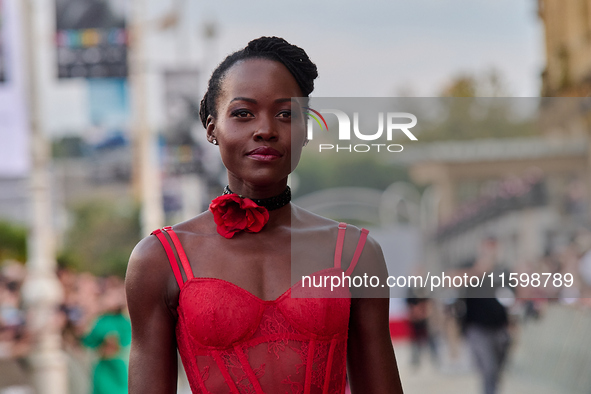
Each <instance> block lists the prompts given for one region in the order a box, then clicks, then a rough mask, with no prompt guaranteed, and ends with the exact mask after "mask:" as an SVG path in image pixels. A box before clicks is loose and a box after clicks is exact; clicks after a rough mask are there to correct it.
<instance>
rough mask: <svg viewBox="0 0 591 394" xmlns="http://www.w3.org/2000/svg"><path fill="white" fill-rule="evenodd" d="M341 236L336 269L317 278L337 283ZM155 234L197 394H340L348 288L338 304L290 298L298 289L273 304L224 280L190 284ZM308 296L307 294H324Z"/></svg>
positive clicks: (179, 252) (341, 290) (342, 227)
mask: <svg viewBox="0 0 591 394" xmlns="http://www.w3.org/2000/svg"><path fill="white" fill-rule="evenodd" d="M345 229H346V224H344V223H341V224H339V232H338V237H337V244H336V249H335V258H334V267H331V268H328V269H325V270H322V271H319V272H317V273H315V274H314V275H318V276H321V275H322V276H324V275H339V276H341V275H342V273H343V270H342V269H341V255H342V250H343V243H344V237H345ZM165 233H166V234H168V236H169V237H166V236H165ZM367 233H368V231H367V230H366V229H363V230H362V233H361V237H360V239H359V242H358V244H357V248H356V250H355V253H354V256H353V261H352V262H351V264H350V265H349V268H348V269H347V271H346V272H345V274H346V275H350V274H351V273H352V271H353V269H354V268H355V265H356V264H357V261H358V260H359V256H360V255H361V252H362V250H363V246H364V244H365V240H366V238H367ZM153 234H154V235H156V236H157V237H158V239H159V240H160V242H161V243H162V245H163V246H164V249H165V251H166V254H167V256H168V258H169V260H170V264H171V267H172V269H173V272H174V275H175V277H176V280H177V282H178V284H179V286H180V295H179V305H178V322H177V327H176V337H177V342H178V348H179V352H180V355H181V359H182V361H183V365H184V367H185V371H186V373H187V377H188V379H189V383H190V385H191V389H192V391H193V392H194V393H212V394H214V393H215V394H217V393H256V394H259V393H331V394H332V393H343V392H344V390H345V371H346V353H347V331H348V325H349V311H350V305H351V294H350V292H349V289H348V288H344V287H343V288H339V289H335V291H337V292H339V293H338V294H336V296H338V297H340V298H334V297H335V294H334V292H333V293H331V297H333V298H292V297H291V296H290V295H291V292H292V290H293V289H294V288H296V287H300V288H301V287H302V284H301V282H298V283H296V284H295V285H294V286H292V287H290V288H289V289H287V291H286V292H285V293H283V294H282V295H280V296H279V297H278V298H277V299H275V300H270V301H265V300H262V299H260V298H258V297H256V296H255V295H253V294H252V293H250V292H248V291H246V290H244V289H243V288H241V287H238V286H237V285H235V284H233V283H230V282H228V281H225V280H222V279H216V278H195V277H194V276H193V273H192V271H191V266H190V265H189V262H188V260H187V257H186V255H185V252H184V251H183V248H182V246H181V244H180V242H179V239H178V237H177V236H176V234H175V233H174V231H173V230H172V228H170V227H166V228H164V229H163V230H156V231H155V232H154V233H153ZM169 239H170V241H172V243H171V242H170V241H169ZM173 248H174V249H176V251H177V255H178V257H179V259H180V262H181V265H182V267H183V268H184V271H185V274H186V277H187V281H186V282H183V277H182V275H181V272H180V268H179V264H178V263H177V260H176V258H175V255H174V251H173ZM302 290H304V289H302ZM308 290H309V289H305V290H304V291H308ZM298 291H299V290H298ZM309 291H310V292H308V293H304V294H309V295H312V294H313V293H314V292H315V291H316V292H317V291H326V289H324V290H320V289H317V288H313V289H311V290H309ZM328 291H330V289H329V290H328ZM316 295H318V294H316Z"/></svg>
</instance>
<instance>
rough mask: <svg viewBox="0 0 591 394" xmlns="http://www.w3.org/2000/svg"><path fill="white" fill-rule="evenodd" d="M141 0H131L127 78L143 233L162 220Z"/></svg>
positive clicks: (135, 179)
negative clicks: (150, 121)
mask: <svg viewBox="0 0 591 394" xmlns="http://www.w3.org/2000/svg"><path fill="white" fill-rule="evenodd" d="M145 6H146V5H145V0H132V15H131V24H130V25H131V26H130V29H129V30H130V40H129V50H130V53H129V79H130V84H131V101H132V116H133V120H132V144H133V151H134V158H133V188H134V194H135V195H136V197H139V201H140V203H141V213H140V221H141V231H142V235H143V236H146V235H148V234H149V233H150V231H152V230H155V229H157V228H159V227H161V226H162V225H163V223H164V212H163V209H162V187H161V179H160V170H159V165H158V162H157V160H158V158H157V153H156V139H155V136H154V133H153V130H152V128H151V127H150V124H149V122H148V102H147V97H148V88H147V80H146V79H147V78H146V77H147V71H148V70H147V59H146V56H145V34H146V25H145V24H146V18H145Z"/></svg>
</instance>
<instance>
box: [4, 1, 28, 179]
mask: <svg viewBox="0 0 591 394" xmlns="http://www.w3.org/2000/svg"><path fill="white" fill-rule="evenodd" d="M0 4H1V8H0V10H1V11H0V13H1V15H2V29H1V30H0V35H1V36H2V40H1V42H2V46H1V51H2V52H1V53H2V56H1V57H0V63H2V62H3V64H4V68H3V75H4V79H5V82H4V83H0V158H1V159H0V177H10V178H17V177H23V176H26V175H27V174H28V171H29V167H30V166H29V125H28V118H27V107H26V85H25V75H24V70H25V69H26V66H25V63H24V37H23V36H22V26H21V23H20V21H21V18H20V12H21V8H20V6H21V1H20V0H0Z"/></svg>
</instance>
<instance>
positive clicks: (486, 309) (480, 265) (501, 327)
mask: <svg viewBox="0 0 591 394" xmlns="http://www.w3.org/2000/svg"><path fill="white" fill-rule="evenodd" d="M497 258H498V242H497V239H496V238H494V237H487V238H485V239H484V240H483V241H482V243H481V246H480V251H479V255H478V257H477V259H476V261H475V263H474V266H473V267H472V268H471V269H470V270H471V272H470V275H481V274H482V272H493V271H495V270H497V269H498V264H497ZM495 292H496V289H495V288H493V287H487V286H483V287H482V288H476V289H475V288H472V287H468V288H467V292H466V293H467V294H466V295H467V297H468V298H466V299H465V308H466V309H465V315H464V321H463V323H464V329H465V334H466V340H467V342H468V345H469V347H470V349H471V351H472V355H473V358H474V362H475V364H476V367H477V370H478V372H479V374H480V377H481V379H482V388H483V389H482V392H483V393H484V394H496V393H497V392H498V386H499V381H500V378H501V372H502V370H503V367H504V365H505V361H506V359H507V354H508V351H509V346H510V343H511V337H510V334H509V314H508V312H507V309H506V307H505V306H504V305H503V304H501V303H500V302H499V300H498V299H497V297H496V294H495Z"/></svg>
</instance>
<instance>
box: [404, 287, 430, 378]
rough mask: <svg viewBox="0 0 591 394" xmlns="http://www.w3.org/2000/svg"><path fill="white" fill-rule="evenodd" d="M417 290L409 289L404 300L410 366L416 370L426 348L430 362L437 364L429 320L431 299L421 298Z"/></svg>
mask: <svg viewBox="0 0 591 394" xmlns="http://www.w3.org/2000/svg"><path fill="white" fill-rule="evenodd" d="M417 290H418V289H410V294H409V297H408V298H407V299H406V305H407V309H408V320H409V323H410V341H411V364H412V365H413V367H415V368H418V367H419V366H420V363H421V353H422V352H423V350H424V348H425V347H428V349H429V352H430V354H431V362H432V363H433V364H437V363H438V355H437V343H436V341H435V337H434V335H433V333H432V332H431V327H430V322H429V318H430V316H431V314H432V311H433V304H432V301H431V299H429V298H426V297H421V296H420V294H418V293H419V292H418V291H417Z"/></svg>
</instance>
